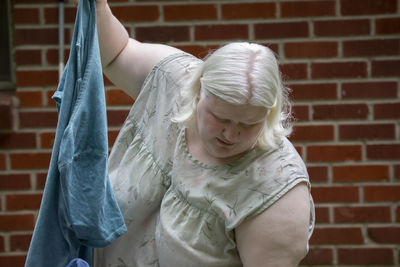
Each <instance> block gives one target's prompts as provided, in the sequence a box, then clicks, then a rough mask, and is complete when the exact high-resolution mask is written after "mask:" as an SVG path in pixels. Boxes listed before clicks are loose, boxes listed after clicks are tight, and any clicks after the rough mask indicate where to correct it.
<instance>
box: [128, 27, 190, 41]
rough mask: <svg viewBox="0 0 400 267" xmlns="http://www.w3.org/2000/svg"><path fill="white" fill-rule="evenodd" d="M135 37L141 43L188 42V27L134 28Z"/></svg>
mask: <svg viewBox="0 0 400 267" xmlns="http://www.w3.org/2000/svg"><path fill="white" fill-rule="evenodd" d="M135 37H136V39H137V40H139V41H141V42H160V43H166V42H184V41H189V40H190V36H189V27H188V26H146V27H145V26H143V27H136V29H135Z"/></svg>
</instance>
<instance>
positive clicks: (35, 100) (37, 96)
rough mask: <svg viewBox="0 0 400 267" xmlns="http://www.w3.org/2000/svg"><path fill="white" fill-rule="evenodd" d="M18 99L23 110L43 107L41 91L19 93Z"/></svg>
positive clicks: (17, 94)
mask: <svg viewBox="0 0 400 267" xmlns="http://www.w3.org/2000/svg"><path fill="white" fill-rule="evenodd" d="M16 97H17V98H18V100H19V106H20V107H21V108H26V107H40V106H42V105H43V101H42V92H41V91H17V93H16Z"/></svg>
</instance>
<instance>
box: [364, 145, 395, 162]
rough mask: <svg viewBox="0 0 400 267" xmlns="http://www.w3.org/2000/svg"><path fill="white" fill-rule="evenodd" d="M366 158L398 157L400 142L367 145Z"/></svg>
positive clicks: (391, 158)
mask: <svg viewBox="0 0 400 267" xmlns="http://www.w3.org/2000/svg"><path fill="white" fill-rule="evenodd" d="M367 158H368V159H372V160H396V159H397V160H398V159H400V144H375V145H367Z"/></svg>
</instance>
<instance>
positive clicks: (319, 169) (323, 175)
mask: <svg viewBox="0 0 400 267" xmlns="http://www.w3.org/2000/svg"><path fill="white" fill-rule="evenodd" d="M307 171H308V175H309V176H310V181H311V183H314V182H327V181H328V167H326V166H308V167H307Z"/></svg>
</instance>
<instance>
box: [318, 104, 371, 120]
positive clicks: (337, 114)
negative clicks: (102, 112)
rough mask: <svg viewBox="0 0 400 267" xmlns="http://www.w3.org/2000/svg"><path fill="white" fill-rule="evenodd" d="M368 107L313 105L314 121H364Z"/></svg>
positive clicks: (357, 105)
mask: <svg viewBox="0 0 400 267" xmlns="http://www.w3.org/2000/svg"><path fill="white" fill-rule="evenodd" d="M368 113H369V110H368V106H367V105H365V104H340V105H315V106H313V118H314V120H346V119H366V118H367V117H368Z"/></svg>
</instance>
